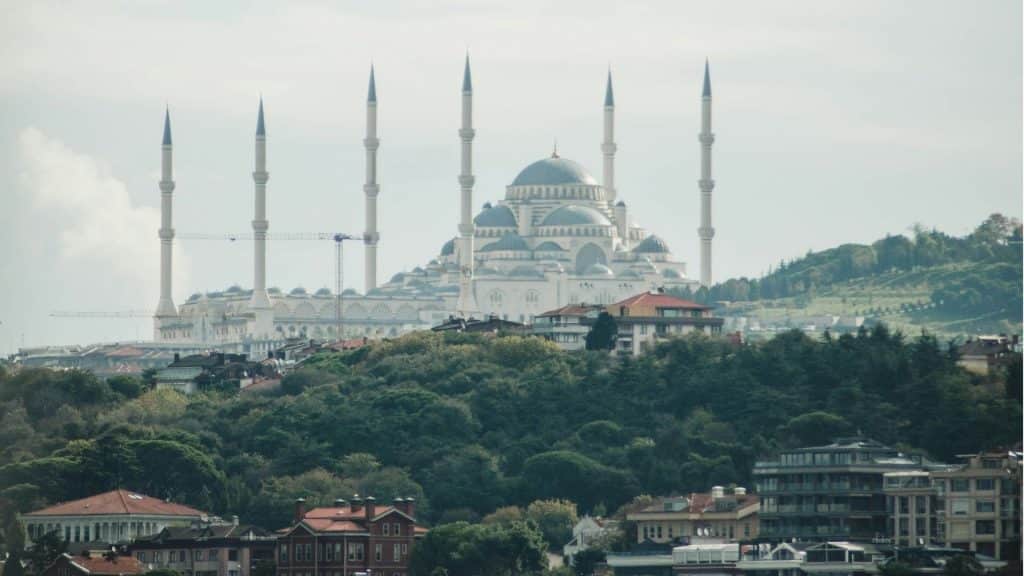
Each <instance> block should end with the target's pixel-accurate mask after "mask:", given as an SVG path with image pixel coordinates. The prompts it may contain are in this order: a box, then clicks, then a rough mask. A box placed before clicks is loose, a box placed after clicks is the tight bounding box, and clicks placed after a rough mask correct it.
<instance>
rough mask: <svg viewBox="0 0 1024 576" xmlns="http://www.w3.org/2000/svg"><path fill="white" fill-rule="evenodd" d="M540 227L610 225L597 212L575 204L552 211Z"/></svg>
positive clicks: (605, 218) (602, 215)
mask: <svg viewBox="0 0 1024 576" xmlns="http://www.w3.org/2000/svg"><path fill="white" fill-rule="evenodd" d="M540 225H541V226H577V225H591V226H611V225H612V223H611V222H610V221H609V220H608V217H607V216H605V215H604V214H601V213H600V212H598V211H597V210H595V209H593V208H590V207H589V206H579V205H577V204H569V205H566V206H562V207H561V208H558V209H556V210H552V211H551V212H550V213H549V214H548V215H547V216H545V217H544V220H543V221H542V222H541V223H540Z"/></svg>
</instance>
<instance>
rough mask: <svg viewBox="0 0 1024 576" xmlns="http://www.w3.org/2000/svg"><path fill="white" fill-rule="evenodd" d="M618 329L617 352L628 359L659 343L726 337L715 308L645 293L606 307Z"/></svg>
mask: <svg viewBox="0 0 1024 576" xmlns="http://www.w3.org/2000/svg"><path fill="white" fill-rule="evenodd" d="M606 309H607V311H608V313H609V314H611V315H612V316H613V317H614V318H615V323H616V325H617V326H618V339H617V341H616V343H615V350H616V352H617V353H618V354H620V355H624V356H629V355H632V356H639V355H640V354H642V353H644V352H645V351H647V350H648V349H650V348H653V347H654V345H655V344H656V343H657V342H658V341H659V340H663V339H665V338H668V337H671V336H681V335H684V334H689V333H692V332H703V333H705V334H708V335H719V334H721V333H722V323H723V322H724V321H723V320H722V319H721V318H715V317H714V316H712V315H711V308H709V307H707V306H702V305H700V304H697V303H696V302H691V301H689V300H684V299H682V298H677V297H675V296H671V295H669V294H664V293H662V292H661V291H655V292H642V293H640V294H637V295H635V296H631V297H629V298H626V299H625V300H621V301H619V302H616V303H614V304H610V305H608V306H607V307H606Z"/></svg>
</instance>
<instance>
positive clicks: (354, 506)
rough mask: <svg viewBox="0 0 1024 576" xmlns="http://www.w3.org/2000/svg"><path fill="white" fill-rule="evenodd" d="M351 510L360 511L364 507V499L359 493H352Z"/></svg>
mask: <svg viewBox="0 0 1024 576" xmlns="http://www.w3.org/2000/svg"><path fill="white" fill-rule="evenodd" d="M348 509H349V512H353V513H355V512H359V511H360V510H362V509H363V500H362V498H360V497H359V494H353V495H352V501H351V502H349V503H348Z"/></svg>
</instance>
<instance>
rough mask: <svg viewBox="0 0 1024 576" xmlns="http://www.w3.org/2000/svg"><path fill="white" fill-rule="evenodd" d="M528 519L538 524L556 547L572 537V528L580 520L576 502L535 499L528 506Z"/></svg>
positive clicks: (548, 541) (547, 539) (549, 543)
mask: <svg viewBox="0 0 1024 576" xmlns="http://www.w3.org/2000/svg"><path fill="white" fill-rule="evenodd" d="M526 519H527V520H529V521H531V522H533V523H534V524H536V525H537V528H539V529H540V532H541V534H543V535H544V540H545V541H547V543H548V546H549V547H550V548H554V549H558V548H561V547H562V546H563V545H564V544H566V543H567V542H569V540H570V539H572V529H573V527H574V526H575V525H576V522H578V521H579V517H578V516H577V515H576V504H575V503H573V502H570V501H569V500H535V501H533V502H531V503H530V505H529V506H527V507H526Z"/></svg>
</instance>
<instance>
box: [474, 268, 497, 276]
mask: <svg viewBox="0 0 1024 576" xmlns="http://www.w3.org/2000/svg"><path fill="white" fill-rule="evenodd" d="M474 274H476V275H477V276H500V275H501V272H500V271H499V270H498V269H497V268H491V267H490V266H481V267H479V268H477V269H476V270H475V271H474Z"/></svg>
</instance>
